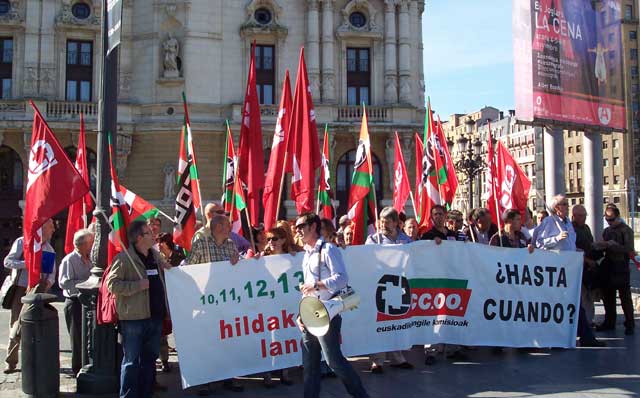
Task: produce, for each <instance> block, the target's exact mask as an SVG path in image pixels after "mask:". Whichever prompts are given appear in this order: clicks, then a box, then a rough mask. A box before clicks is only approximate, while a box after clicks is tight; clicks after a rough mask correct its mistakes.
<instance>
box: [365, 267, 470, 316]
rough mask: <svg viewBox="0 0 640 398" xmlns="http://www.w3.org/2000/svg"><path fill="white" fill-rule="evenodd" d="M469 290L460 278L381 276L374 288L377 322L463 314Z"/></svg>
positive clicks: (466, 305)
mask: <svg viewBox="0 0 640 398" xmlns="http://www.w3.org/2000/svg"><path fill="white" fill-rule="evenodd" d="M470 298H471V289H467V281H466V280H462V279H423V278H414V279H408V278H406V277H404V276H400V275H389V274H386V275H383V276H382V277H381V278H380V279H379V280H378V287H377V288H376V309H377V310H378V314H377V321H378V322H380V321H392V320H398V319H406V318H412V317H414V316H417V317H424V316H437V315H449V316H460V317H462V316H464V315H465V313H466V312H467V307H468V304H469V299H470Z"/></svg>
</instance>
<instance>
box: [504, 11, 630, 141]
mask: <svg viewBox="0 0 640 398" xmlns="http://www.w3.org/2000/svg"><path fill="white" fill-rule="evenodd" d="M513 49H514V72H515V76H514V77H515V102H516V117H517V118H518V119H519V120H522V121H525V122H532V123H533V124H555V125H561V126H566V127H567V128H571V127H574V128H576V129H584V128H590V127H591V128H593V127H597V128H600V129H602V130H616V131H623V130H625V128H626V116H625V102H624V80H623V74H624V72H623V59H622V56H623V54H622V30H621V5H620V0H603V1H584V0H514V1H513Z"/></svg>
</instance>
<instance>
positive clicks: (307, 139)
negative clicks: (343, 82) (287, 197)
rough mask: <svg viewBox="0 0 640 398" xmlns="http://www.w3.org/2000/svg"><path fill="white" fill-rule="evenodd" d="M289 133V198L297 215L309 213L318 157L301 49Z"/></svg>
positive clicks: (319, 161) (316, 138)
mask: <svg viewBox="0 0 640 398" xmlns="http://www.w3.org/2000/svg"><path fill="white" fill-rule="evenodd" d="M289 134H290V135H291V136H290V140H289V145H288V148H289V149H288V152H289V153H290V154H291V162H289V161H287V169H286V171H287V172H291V173H292V174H293V175H292V177H291V198H292V199H293V200H294V201H295V202H296V210H297V211H298V214H303V213H309V212H312V211H313V210H314V208H313V201H314V197H315V195H314V190H315V184H316V181H315V180H316V169H317V168H318V167H320V165H321V164H322V158H321V157H320V148H319V143H318V141H319V140H318V130H317V126H316V114H315V110H314V109H313V100H312V98H311V87H310V86H309V78H308V76H307V67H306V64H305V61H304V47H303V48H301V49H300V59H299V62H298V75H297V76H296V89H295V92H294V94H293V107H292V109H291V124H290V127H289Z"/></svg>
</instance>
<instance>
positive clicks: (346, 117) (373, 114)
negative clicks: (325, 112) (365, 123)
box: [337, 105, 390, 122]
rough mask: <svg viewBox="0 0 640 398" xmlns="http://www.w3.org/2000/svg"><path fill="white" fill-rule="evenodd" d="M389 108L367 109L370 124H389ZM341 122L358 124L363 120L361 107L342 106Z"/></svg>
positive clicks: (339, 117) (374, 107)
mask: <svg viewBox="0 0 640 398" xmlns="http://www.w3.org/2000/svg"><path fill="white" fill-rule="evenodd" d="M389 116H390V115H389V108H387V107H383V106H369V107H367V119H368V120H369V121H370V122H388V121H389ZM337 119H338V121H339V122H356V121H360V120H361V119H362V107H361V106H355V105H354V106H340V107H338V118H337Z"/></svg>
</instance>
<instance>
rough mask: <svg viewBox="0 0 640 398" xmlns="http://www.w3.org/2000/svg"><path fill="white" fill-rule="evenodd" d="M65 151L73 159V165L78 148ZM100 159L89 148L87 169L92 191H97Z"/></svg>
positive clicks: (65, 149) (67, 148) (72, 147)
mask: <svg viewBox="0 0 640 398" xmlns="http://www.w3.org/2000/svg"><path fill="white" fill-rule="evenodd" d="M64 151H65V152H66V153H67V156H69V159H71V163H74V162H75V161H76V152H77V151H78V148H77V147H75V146H68V147H66V148H64ZM97 159H98V157H97V155H96V153H95V152H94V151H92V150H91V149H89V148H87V167H88V168H89V185H90V186H91V191H93V192H95V191H96V176H97V175H98V171H97V170H98V160H97Z"/></svg>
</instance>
